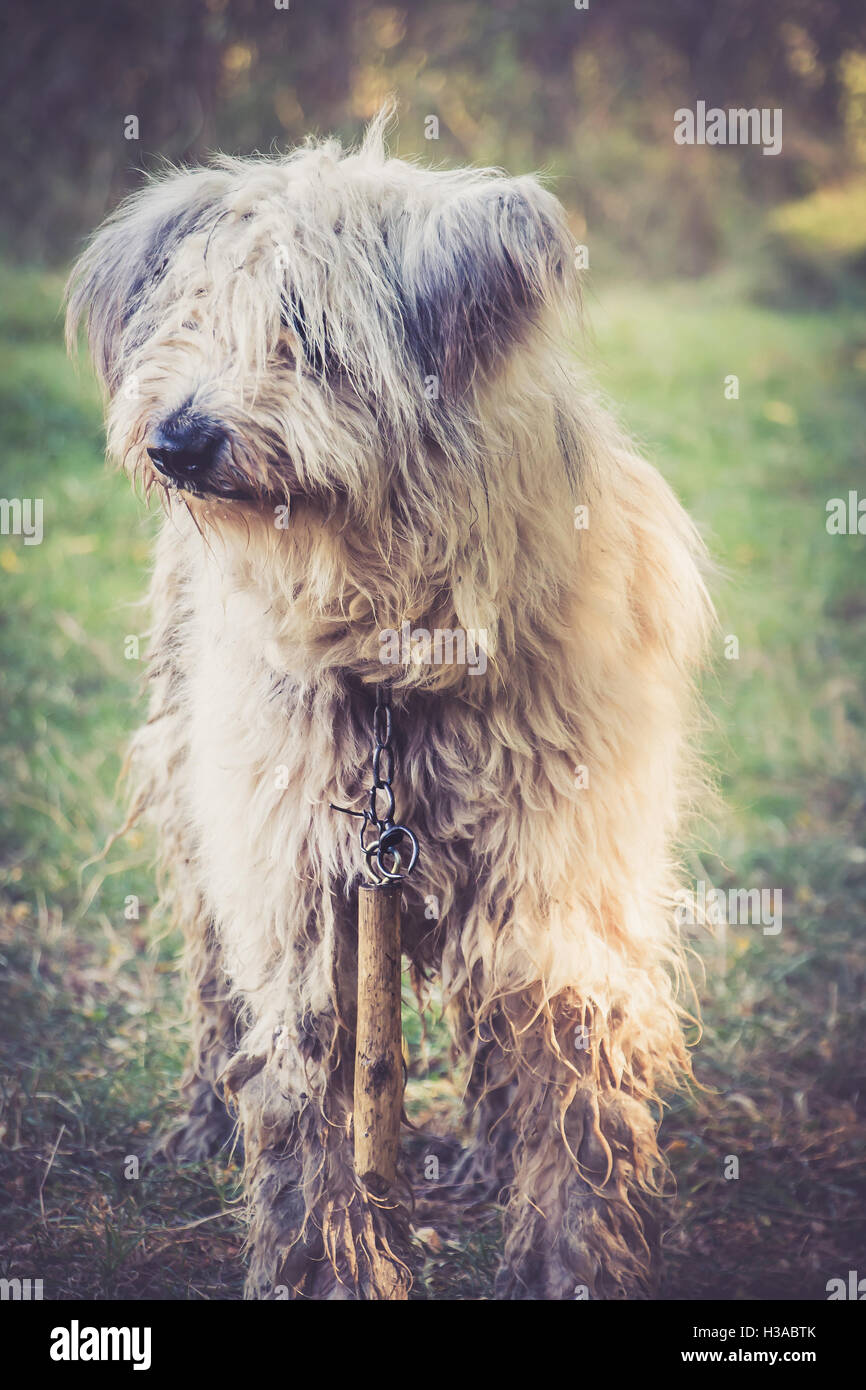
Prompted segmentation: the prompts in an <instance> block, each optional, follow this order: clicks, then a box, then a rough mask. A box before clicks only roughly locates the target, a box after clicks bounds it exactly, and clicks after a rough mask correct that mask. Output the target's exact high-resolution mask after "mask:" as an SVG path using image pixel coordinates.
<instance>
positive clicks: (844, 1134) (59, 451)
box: [0, 268, 866, 1299]
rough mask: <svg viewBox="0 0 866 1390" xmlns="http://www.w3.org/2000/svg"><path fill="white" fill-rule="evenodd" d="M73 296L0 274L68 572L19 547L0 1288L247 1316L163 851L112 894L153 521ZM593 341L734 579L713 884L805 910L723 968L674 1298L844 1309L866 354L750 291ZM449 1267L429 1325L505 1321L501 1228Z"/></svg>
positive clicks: (849, 1215) (31, 431) (859, 781)
mask: <svg viewBox="0 0 866 1390" xmlns="http://www.w3.org/2000/svg"><path fill="white" fill-rule="evenodd" d="M60 288H61V287H60V282H59V280H58V279H57V278H56V277H52V276H47V275H42V274H37V273H35V272H18V273H17V274H15V275H12V273H11V272H10V271H8V270H3V269H2V268H0V303H2V305H3V309H2V317H0V383H2V385H0V391H2V395H3V397H4V400H3V405H4V407H5V409H4V418H5V422H6V423H5V436H4V438H5V449H4V453H3V457H2V480H0V495H2V496H4V497H33V496H41V497H42V498H43V499H44V529H45V536H44V541H43V543H42V544H41V545H39V546H29V547H28V546H24V545H23V544H22V542H21V539H20V538H18V537H14V536H10V537H0V569H2V583H3V588H4V603H3V616H2V619H0V686H2V704H3V709H4V712H5V718H4V722H3V730H2V744H0V760H2V766H0V775H2V786H3V796H2V802H0V837H2V868H0V952H2V966H3V976H4V985H3V989H4V994H3V1007H2V1016H0V1029H2V1034H3V1049H2V1051H3V1059H4V1062H3V1075H2V1079H0V1183H2V1190H3V1192H4V1194H5V1202H4V1205H3V1207H2V1210H0V1275H8V1276H12V1275H16V1274H17V1275H20V1276H22V1277H27V1276H30V1277H34V1278H42V1279H43V1280H44V1284H45V1293H46V1296H47V1297H51V1298H64V1297H83V1298H110V1297H123V1298H144V1297H159V1298H229V1297H232V1298H233V1297H236V1296H238V1295H239V1293H240V1286H241V1280H242V1261H241V1259H240V1252H241V1247H242V1237H243V1233H242V1228H241V1226H240V1223H239V1221H238V1217H237V1211H236V1203H237V1198H238V1173H237V1170H236V1169H234V1168H231V1167H229V1166H223V1165H222V1164H220V1163H215V1162H214V1163H209V1164H205V1165H200V1166H193V1167H188V1168H184V1169H180V1170H177V1171H172V1170H152V1169H149V1168H148V1166H147V1165H146V1164H145V1163H144V1162H143V1153H144V1150H145V1147H146V1144H147V1142H148V1140H149V1138H150V1136H151V1134H152V1132H153V1130H154V1128H155V1127H156V1126H157V1125H158V1124H160V1123H162V1121H163V1119H164V1117H165V1113H166V1110H167V1108H168V1107H170V1106H171V1104H172V1097H173V1094H174V1090H175V1087H176V1082H177V1077H178V1074H179V1070H180V1067H181V1065H182V1058H183V1033H182V1029H181V1028H180V1026H179V1022H178V1020H179V1016H180V982H179V979H178V974H177V966H176V962H177V950H178V940H177V937H176V935H175V934H174V933H173V932H172V931H170V930H169V929H168V928H167V926H166V925H165V924H164V923H159V922H157V921H156V920H155V918H154V915H153V912H152V908H153V905H154V890H153V881H152V876H151V872H150V868H149V862H150V853H151V847H150V846H149V845H148V844H147V843H146V842H144V841H142V839H141V838H140V837H139V836H137V835H135V834H134V835H131V836H128V837H127V838H126V839H125V840H124V841H122V842H120V843H118V844H117V845H116V846H115V847H114V848H113V849H112V851H111V852H110V854H109V856H108V858H107V860H106V861H104V862H102V863H98V864H94V863H91V864H90V865H89V866H88V867H82V866H84V865H87V862H88V861H90V860H92V859H93V856H94V854H95V853H96V851H97V850H98V849H99V847H100V846H101V845H102V843H103V842H104V840H105V838H106V837H107V835H108V834H109V832H110V831H111V829H112V828H113V827H114V826H115V825H116V824H117V821H118V803H117V800H116V798H115V795H114V787H115V782H116V779H117V775H118V772H119V770H120V765H121V760H122V751H123V746H124V742H125V739H126V737H127V735H128V732H129V730H130V729H131V728H132V727H133V725H134V723H135V722H136V719H137V718H138V717H139V714H140V709H141V697H140V672H141V662H140V660H137V659H135V657H134V656H132V657H130V656H129V654H128V653H129V644H128V642H127V639H128V638H129V637H130V636H132V637H134V636H136V635H138V634H141V633H142V631H143V628H144V626H145V622H146V619H145V616H144V614H143V612H142V611H141V610H140V609H138V608H137V607H136V606H135V601H136V599H137V598H138V596H139V595H140V593H141V591H142V589H143V578H144V571H145V569H146V566H147V556H148V551H149V541H150V534H151V528H152V524H153V523H152V520H151V519H150V518H148V517H147V516H145V515H143V513H142V511H141V509H140V508H139V507H137V505H136V503H135V502H134V501H133V500H132V499H131V498H130V496H129V493H128V487H127V485H126V484H125V483H124V482H123V481H122V480H121V479H119V478H116V477H113V476H111V475H109V474H107V473H106V472H105V471H104V468H103V464H102V440H101V427H100V413H99V402H98V398H97V394H96V390H95V387H94V386H93V384H92V381H91V379H90V377H89V375H88V374H87V373H86V372H83V373H82V374H81V376H80V377H76V375H75V374H74V372H73V370H72V369H71V368H70V366H69V365H68V364H67V363H66V361H65V359H64V357H63V354H62V350H61V347H60V329H59V323H58V320H57V305H58V302H59V298H60ZM590 312H591V319H592V323H593V339H592V343H591V349H590V350H591V354H592V357H593V360H594V361H595V362H596V363H598V364H600V366H599V373H600V376H601V380H602V383H603V385H604V387H605V389H606V390H607V391H608V392H609V393H610V396H611V398H612V399H614V400H616V401H618V402H621V403H624V404H623V405H622V406H621V411H620V413H621V414H622V416H623V418H624V419H625V422H626V423H627V425H628V426H629V427H630V428H631V429H632V430H633V431H634V432H635V433H636V434H637V436H638V437H639V439H640V440H641V441H642V442H643V444H644V447H645V448H646V449H647V450H648V452H649V453H650V455H651V457H653V458H654V459H655V460H656V461H657V462H658V463H659V465H660V467H661V468H662V469H663V471H664V472H665V474H666V475H667V476H668V477H669V478H670V479H671V481H672V482H673V484H674V486H675V487H676V488H677V490H678V491H679V493H680V495H681V496H682V497H683V499H684V501H685V502H686V504H687V505H688V507H689V508H690V510H691V511H692V513H693V514H694V515H695V516H696V517H697V518H698V520H699V521H700V522H701V523H702V525H703V526H704V528H705V530H706V531H707V534H708V538H709V540H710V543H711V546H712V549H713V552H714V554H715V556H716V557H717V559H718V561H719V564H720V567H721V575H720V579H719V582H718V586H717V597H718V601H719V608H720V615H721V633H720V638H719V649H718V658H719V659H718V662H717V666H716V669H715V671H714V673H713V675H712V676H711V677H710V678H709V679H708V682H707V686H706V696H707V700H708V704H709V706H710V709H711V711H712V714H713V716H714V722H713V727H712V731H711V734H710V745H711V747H710V752H711V755H712V757H713V760H714V763H715V765H716V767H717V768H718V776H719V782H720V789H721V792H722V807H723V809H722V811H721V812H720V813H719V815H718V816H717V817H716V818H715V819H714V820H713V821H712V823H707V824H704V825H703V826H701V827H699V830H698V833H697V834H696V836H695V839H694V840H693V842H692V845H691V847H690V858H689V869H690V872H691V874H692V875H693V876H694V878H695V879H700V878H704V879H705V880H707V881H712V882H714V883H715V884H717V885H718V886H719V887H723V888H724V887H728V886H736V887H748V888H772V889H775V890H777V892H779V891H780V892H781V893H782V902H783V927H782V931H781V932H780V933H779V934H778V935H775V936H771V935H763V934H762V932H761V931H760V929H759V928H757V927H755V926H745V927H732V928H729V929H728V930H727V932H726V933H725V934H724V937H723V938H722V937H721V935H720V936H719V938H718V939H712V938H710V937H709V936H706V935H705V936H704V937H703V938H702V939H700V940H698V939H696V941H695V950H696V953H697V954H698V955H699V956H700V957H701V959H702V964H703V969H704V972H705V982H704V985H703V987H702V995H703V1010H704V1036H703V1041H702V1045H701V1048H700V1050H699V1052H698V1054H697V1074H698V1077H699V1079H700V1081H701V1083H702V1085H703V1087H704V1089H702V1090H696V1091H695V1092H694V1093H693V1094H692V1095H690V1096H682V1097H679V1098H677V1099H676V1101H675V1102H674V1103H673V1105H672V1107H671V1109H670V1110H669V1112H668V1114H667V1116H666V1119H665V1123H664V1127H663V1131H662V1133H663V1142H664V1144H665V1147H666V1148H667V1151H668V1153H669V1155H670V1158H671V1162H672V1164H673V1166H674V1169H675V1172H676V1174H677V1179H678V1186H679V1200H678V1203H677V1206H676V1208H675V1209H674V1208H672V1210H671V1229H670V1232H669V1235H668V1238H667V1251H668V1258H667V1264H666V1275H665V1286H664V1290H663V1292H664V1294H665V1296H666V1297H668V1298H680V1299H688V1298H708V1297H721V1298H750V1297H751V1298H768V1297H780V1298H822V1297H824V1296H825V1293H824V1290H825V1285H826V1282H827V1280H828V1279H830V1278H833V1277H837V1276H843V1277H845V1276H846V1275H847V1271H848V1270H849V1269H852V1268H858V1267H859V1266H862V1252H863V1249H864V1235H866V1213H864V1179H863V1173H862V1152H863V1117H862V1106H863V1101H862V1096H863V1095H864V1094H866V1087H864V1084H863V1083H864V1078H863V1070H864V1060H863V1059H864V1057H866V1047H864V1044H866V1036H864V1034H866V1025H864V1017H866V1014H864V1005H863V1003H862V1000H863V997H864V990H863V984H864V975H866V966H864V955H863V950H862V946H861V945H860V942H861V940H862V931H863V925H864V921H863V919H864V909H866V850H864V848H863V843H864V821H866V814H864V807H866V775H864V772H863V769H864V767H866V758H864V741H866V740H864V720H866V710H864V697H863V682H862V666H863V661H864V657H863V653H864V650H866V646H864V628H866V598H864V591H863V587H862V571H863V562H864V550H866V538H864V537H862V536H830V535H828V534H827V531H826V528H825V524H824V523H825V507H826V503H827V500H828V499H829V498H831V497H844V496H846V495H847V493H848V490H849V489H851V488H856V487H857V484H858V478H859V476H860V466H861V459H862V446H863V439H864V436H866V398H864V391H863V387H864V384H866V331H864V329H863V327H862V321H861V323H860V324H859V325H858V322H857V320H856V318H855V317H854V315H853V314H851V315H848V314H846V313H845V312H844V311H840V310H836V311H834V312H832V313H829V312H828V313H821V314H818V313H813V314H792V313H789V314H782V313H779V312H776V311H771V310H769V309H761V308H756V307H754V306H753V305H749V304H748V303H747V302H746V300H745V298H744V296H743V295H742V293H741V291H740V288H739V286H738V285H737V283H736V282H735V280H734V279H732V278H730V279H726V278H720V279H718V280H713V281H705V282H697V283H696V282H691V283H689V284H687V285H673V286H664V287H655V288H640V289H636V288H621V289H617V290H615V291H610V292H607V293H605V294H604V296H603V297H602V299H601V300H600V302H597V303H594V304H592V303H591V305H590ZM730 374H735V375H736V376H737V377H738V378H739V399H734V400H728V399H726V398H725V392H724V382H725V378H726V377H727V376H729V375H730ZM730 637H735V638H736V639H737V643H738V656H737V657H736V659H726V658H725V639H728V638H730ZM731 645H732V644H731V643H730V642H728V650H729V651H730V650H731ZM777 901H778V900H777ZM406 1031H407V1036H408V1038H409V1043H410V1048H411V1053H412V1058H413V1064H412V1082H411V1092H410V1110H411V1113H412V1115H413V1118H414V1119H415V1120H416V1121H419V1122H420V1121H427V1122H429V1123H431V1125H432V1126H433V1127H434V1128H436V1127H439V1128H441V1127H442V1125H443V1123H444V1121H445V1119H446V1118H449V1117H453V1115H454V1114H455V1112H456V1107H457V1096H456V1092H455V1089H454V1087H453V1085H452V1083H451V1082H450V1081H449V1079H448V1077H447V1074H446V1070H447V1069H446V1058H445V1053H444V1049H445V1044H444V1040H443V1034H442V1029H441V1027H436V1026H434V1027H433V1028H432V1029H429V1030H428V1031H427V1032H426V1034H425V1035H424V1036H423V1037H422V1030H421V1027H420V1025H419V1021H418V1019H417V1017H416V1016H413V1015H412V1014H411V1012H407V1017H406ZM413 1142H423V1141H417V1140H416V1141H413ZM731 1158H735V1159H736V1160H737V1161H738V1164H739V1176H738V1178H736V1179H735V1180H734V1179H732V1178H731V1179H728V1178H726V1177H725V1176H724V1172H725V1168H726V1165H727V1168H728V1171H730V1169H731V1167H732V1164H731V1161H730V1160H731ZM136 1160H137V1161H138V1167H137V1172H138V1176H136V1175H135V1174H136ZM426 1239H427V1243H428V1249H429V1253H430V1259H429V1263H428V1269H427V1275H426V1282H425V1289H424V1290H423V1292H424V1293H426V1295H427V1296H428V1297H432V1298H478V1297H489V1296H490V1291H491V1280H492V1272H493V1269H494V1267H495V1262H496V1254H497V1247H498V1232H497V1228H496V1223H495V1221H491V1220H490V1219H489V1218H486V1219H478V1220H472V1221H469V1220H467V1222H466V1224H465V1226H455V1227H454V1229H449V1230H445V1231H443V1230H441V1229H437V1230H436V1231H428V1232H427V1233H426ZM858 1260H859V1266H858ZM861 1272H863V1271H862V1270H861Z"/></svg>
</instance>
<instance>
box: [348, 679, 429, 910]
mask: <svg viewBox="0 0 866 1390" xmlns="http://www.w3.org/2000/svg"><path fill="white" fill-rule="evenodd" d="M392 733H393V719H392V715H391V693H390V691H389V689H388V687H387V685H378V686H377V687H376V707H375V709H374V710H373V783H372V786H371V787H370V792H369V806H368V807H367V810H365V811H353V810H351V808H350V807H348V806H335V805H334V804H333V802H332V803H331V810H332V811H341V812H342V813H343V814H344V815H347V816H357V817H359V819H360V821H361V829H360V832H359V835H358V840H359V843H360V846H361V853H362V854H363V856H364V866H365V868H366V870H367V873H368V874H369V876H370V878H371V879H372V880H373V882H374V883H399V882H400V881H401V880H402V879H403V878H404V877H405V876H406V874H410V873H411V872H412V870H413V869H414V867H415V865H416V864H417V863H418V839H417V836H416V835H415V834H414V832H413V831H411V830H409V828H408V827H407V826H405V825H399V824H397V822H396V821H395V819H394V816H395V809H396V802H395V800H394V788H393V786H392V782H393V779H394V774H395V772H396V766H397V762H396V758H395V755H394V745H393V743H392V742H391V737H392ZM380 796H381V797H384V804H383V805H382V806H381V807H380V805H379V798H380ZM373 829H375V838H374V839H373V840H371V841H370V842H369V843H368V834H369V832H370V831H371V830H373ZM404 841H407V842H408V846H409V858H408V862H407V863H406V866H405V868H404V866H403V854H402V852H401V847H402V846H403V844H404ZM388 863H390V866H391V867H390V868H388V867H387V865H388Z"/></svg>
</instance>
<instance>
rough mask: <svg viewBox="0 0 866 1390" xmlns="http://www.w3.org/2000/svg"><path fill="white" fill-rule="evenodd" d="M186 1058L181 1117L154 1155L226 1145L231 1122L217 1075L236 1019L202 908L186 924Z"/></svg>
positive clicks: (171, 1156)
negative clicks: (189, 1039) (188, 1023)
mask: <svg viewBox="0 0 866 1390" xmlns="http://www.w3.org/2000/svg"><path fill="white" fill-rule="evenodd" d="M186 934H187V950H186V967H187V974H188V977H189V982H190V985H189V994H188V1011H189V1014H190V1016H191V1023H192V1044H191V1051H190V1057H189V1061H188V1063H187V1067H186V1070H185V1072H184V1075H183V1080H182V1081H181V1087H180V1092H181V1099H182V1102H183V1106H184V1112H185V1113H184V1115H183V1118H182V1119H181V1120H180V1121H179V1122H178V1123H177V1124H176V1125H175V1126H174V1127H173V1128H172V1129H170V1130H169V1131H168V1133H167V1134H166V1135H165V1136H164V1137H163V1138H162V1139H161V1140H160V1142H159V1144H158V1147H157V1149H156V1151H155V1156H156V1157H160V1158H165V1159H167V1160H169V1161H170V1162H174V1163H194V1162H199V1161H201V1160H202V1159H204V1158H211V1157H213V1155H214V1154H216V1153H218V1152H219V1151H220V1150H221V1149H223V1148H231V1141H232V1138H233V1135H234V1133H235V1122H234V1119H233V1118H232V1117H231V1115H230V1114H229V1112H228V1110H227V1109H226V1104H225V1099H224V1094H223V1091H222V1087H221V1086H220V1085H218V1082H219V1078H220V1076H221V1074H222V1073H223V1071H224V1070H225V1068H226V1066H227V1064H228V1062H229V1060H230V1058H231V1057H232V1055H233V1054H234V1052H235V1051H236V1048H237V1037H238V1031H239V1019H238V1016H237V1011H236V1009H235V1007H234V1006H233V1003H232V1000H231V998H230V995H229V990H228V984H227V981H226V978H225V972H224V971H223V968H222V962H221V956H220V949H219V943H218V941H217V940H216V937H215V934H214V931H213V927H212V925H211V923H210V922H209V921H208V919H207V917H206V916H205V914H204V913H201V914H200V915H198V916H197V917H196V918H195V920H194V921H193V922H192V923H188V926H187V933H186Z"/></svg>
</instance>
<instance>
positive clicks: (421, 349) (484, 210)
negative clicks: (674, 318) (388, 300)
mask: <svg viewBox="0 0 866 1390" xmlns="http://www.w3.org/2000/svg"><path fill="white" fill-rule="evenodd" d="M416 216H417V215H416ZM402 250H403V255H402V267H403V297H404V304H405V306H406V318H407V325H406V326H407V330H408V333H409V337H410V341H411V343H412V346H413V348H414V351H415V356H416V358H417V360H418V363H419V365H420V366H421V369H422V371H423V372H424V374H425V375H427V374H429V373H434V374H435V375H436V376H437V377H438V378H439V381H440V383H441V385H442V388H443V391H444V392H445V393H446V394H447V393H448V392H452V393H453V392H454V391H456V392H458V393H461V392H463V391H465V390H466V388H467V386H468V385H469V384H470V383H471V382H472V380H473V377H474V376H475V374H476V372H477V371H478V370H479V369H480V370H481V371H482V372H487V371H489V370H491V369H492V368H495V366H496V365H497V363H498V362H499V361H500V360H501V359H502V358H503V357H505V355H506V354H507V353H508V352H509V350H510V349H511V348H512V347H513V346H514V345H515V344H516V343H518V342H520V341H521V339H522V338H523V337H524V335H525V333H526V332H527V330H528V329H529V327H530V326H531V325H533V324H534V323H536V322H537V321H538V319H539V317H540V315H541V313H542V311H543V310H544V308H545V307H551V306H553V305H556V304H561V303H563V302H564V301H565V300H566V299H567V298H568V296H569V295H570V294H573V293H574V292H575V289H576V279H575V275H574V244H573V241H572V238H571V236H570V235H569V232H568V228H567V226H566V222H565V214H564V212H563V209H562V206H561V204H560V203H559V202H558V201H557V199H556V198H554V197H553V195H552V194H550V193H548V192H547V191H546V190H545V189H544V188H542V186H541V185H540V184H539V183H538V181H537V180H536V179H534V178H531V177H527V178H520V179H509V180H505V179H495V180H494V179H491V180H489V181H487V182H485V183H482V184H480V185H479V184H478V183H475V184H474V186H472V187H469V188H467V189H466V190H465V191H461V192H458V193H457V194H456V196H452V197H451V198H449V199H448V200H447V201H446V202H445V203H444V204H442V205H440V206H434V208H433V209H432V210H431V211H429V212H428V213H427V214H426V215H425V216H424V217H423V219H422V220H420V222H419V221H416V217H415V216H413V217H412V219H411V224H410V225H408V226H406V227H405V240H404V244H403V248H402Z"/></svg>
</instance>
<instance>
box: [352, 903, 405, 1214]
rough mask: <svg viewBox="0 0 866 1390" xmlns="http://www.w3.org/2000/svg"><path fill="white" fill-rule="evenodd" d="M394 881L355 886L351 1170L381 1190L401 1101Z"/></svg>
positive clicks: (389, 1170) (393, 1162)
mask: <svg viewBox="0 0 866 1390" xmlns="http://www.w3.org/2000/svg"><path fill="white" fill-rule="evenodd" d="M402 891H403V886H402V884H400V883H382V884H378V883H363V884H361V886H360V888H359V890H358V1026H357V1036H356V1043H355V1115H354V1125H355V1171H356V1172H357V1174H358V1176H359V1177H360V1178H361V1179H362V1180H363V1181H364V1182H365V1183H366V1184H367V1186H368V1187H369V1188H370V1190H371V1191H372V1192H375V1193H376V1195H377V1196H384V1195H385V1193H386V1192H387V1190H388V1188H389V1187H390V1186H391V1184H392V1183H393V1181H394V1177H395V1174H396V1171H397V1151H398V1147H399V1143H400V1113H401V1110H402V1107H403V1048H402V1018H401V1011H400V1003H401V973H402V955H401V944H400V899H401V897H402Z"/></svg>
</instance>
